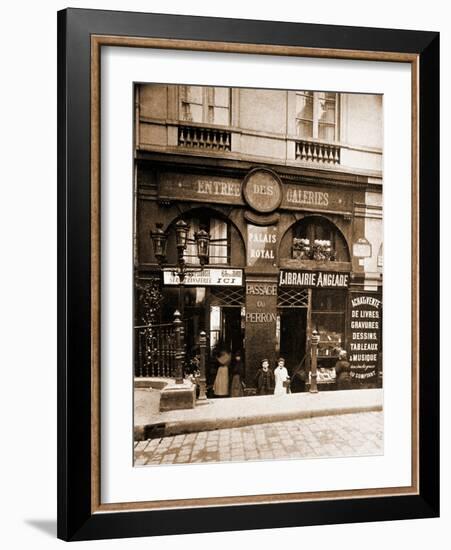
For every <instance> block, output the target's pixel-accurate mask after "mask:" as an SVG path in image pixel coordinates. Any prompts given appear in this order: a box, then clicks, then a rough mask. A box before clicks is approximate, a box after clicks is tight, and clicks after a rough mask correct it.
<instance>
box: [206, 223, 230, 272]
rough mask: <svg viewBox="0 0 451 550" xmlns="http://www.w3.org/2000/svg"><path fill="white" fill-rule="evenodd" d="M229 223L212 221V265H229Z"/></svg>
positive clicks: (210, 260) (210, 259)
mask: <svg viewBox="0 0 451 550" xmlns="http://www.w3.org/2000/svg"><path fill="white" fill-rule="evenodd" d="M227 252H228V239H227V223H226V222H224V221H223V220H218V219H215V218H213V219H211V220H210V255H209V256H210V257H209V263H210V264H227V263H228V257H227Z"/></svg>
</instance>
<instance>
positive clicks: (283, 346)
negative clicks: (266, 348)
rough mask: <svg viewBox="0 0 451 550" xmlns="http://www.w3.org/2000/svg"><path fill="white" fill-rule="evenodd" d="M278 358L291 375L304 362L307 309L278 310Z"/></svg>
mask: <svg viewBox="0 0 451 550" xmlns="http://www.w3.org/2000/svg"><path fill="white" fill-rule="evenodd" d="M279 312H280V313H279V316H280V356H281V357H283V358H284V359H285V365H286V367H287V369H288V373H289V374H290V375H291V374H292V373H293V371H294V370H295V368H296V367H298V366H299V364H300V363H301V361H303V360H305V359H304V357H305V353H306V340H307V308H306V307H294V308H280V310H279Z"/></svg>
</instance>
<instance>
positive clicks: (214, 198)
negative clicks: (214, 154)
mask: <svg viewBox="0 0 451 550" xmlns="http://www.w3.org/2000/svg"><path fill="white" fill-rule="evenodd" d="M243 196H244V197H243ZM158 199H160V200H182V201H194V202H210V203H218V204H230V205H239V206H244V205H245V204H246V203H247V204H248V205H249V206H250V207H251V208H253V209H254V210H255V211H257V212H260V213H262V214H268V213H270V212H273V211H274V210H276V209H277V208H279V207H280V208H284V209H286V210H309V211H314V212H316V211H319V212H321V211H328V212H346V213H352V211H353V194H352V192H344V191H339V190H337V189H331V188H329V187H318V186H309V185H302V184H295V183H284V184H282V183H281V182H280V180H279V178H278V177H277V176H276V175H275V174H273V173H272V172H271V171H269V170H264V169H258V170H254V171H251V172H250V173H249V174H248V176H247V177H246V178H245V179H244V181H242V180H241V179H239V178H229V177H224V176H215V175H212V176H209V175H200V174H182V173H181V174H178V173H176V172H161V173H160V174H159V175H158ZM245 201H246V202H245Z"/></svg>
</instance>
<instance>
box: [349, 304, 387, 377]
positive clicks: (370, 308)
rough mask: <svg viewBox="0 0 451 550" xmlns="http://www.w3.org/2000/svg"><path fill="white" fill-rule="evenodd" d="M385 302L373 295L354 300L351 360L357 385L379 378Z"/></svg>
mask: <svg viewBox="0 0 451 550" xmlns="http://www.w3.org/2000/svg"><path fill="white" fill-rule="evenodd" d="M381 322H382V301H381V300H379V299H378V298H376V297H375V296H371V295H369V294H358V295H355V294H352V295H351V297H350V316H349V323H350V331H349V345H348V349H349V354H348V360H349V363H350V366H351V376H352V378H353V379H354V380H355V381H356V382H357V381H358V382H365V381H367V380H369V381H370V380H371V379H372V378H374V377H375V376H376V375H377V367H378V362H379V352H380V344H381Z"/></svg>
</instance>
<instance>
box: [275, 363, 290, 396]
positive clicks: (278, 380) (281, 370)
mask: <svg viewBox="0 0 451 550" xmlns="http://www.w3.org/2000/svg"><path fill="white" fill-rule="evenodd" d="M274 380H275V387H274V395H283V394H286V393H288V384H289V380H290V377H289V376H288V371H287V368H286V366H285V359H284V358H283V357H281V358H280V359H279V360H278V361H277V367H276V368H275V369H274Z"/></svg>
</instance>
